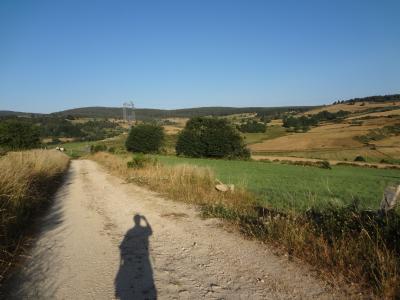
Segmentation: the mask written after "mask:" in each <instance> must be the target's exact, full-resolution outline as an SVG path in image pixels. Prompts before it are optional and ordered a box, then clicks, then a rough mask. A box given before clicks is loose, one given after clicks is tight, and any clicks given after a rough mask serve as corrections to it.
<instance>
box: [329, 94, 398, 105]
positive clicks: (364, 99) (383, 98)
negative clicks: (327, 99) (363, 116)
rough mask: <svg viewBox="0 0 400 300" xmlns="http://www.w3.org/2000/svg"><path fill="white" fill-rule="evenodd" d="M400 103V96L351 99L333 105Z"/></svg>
mask: <svg viewBox="0 0 400 300" xmlns="http://www.w3.org/2000/svg"><path fill="white" fill-rule="evenodd" d="M389 101H392V102H393V101H400V94H392V95H384V96H380V95H379V96H368V97H363V98H353V99H348V100H338V101H335V102H334V103H333V104H340V103H356V102H389Z"/></svg>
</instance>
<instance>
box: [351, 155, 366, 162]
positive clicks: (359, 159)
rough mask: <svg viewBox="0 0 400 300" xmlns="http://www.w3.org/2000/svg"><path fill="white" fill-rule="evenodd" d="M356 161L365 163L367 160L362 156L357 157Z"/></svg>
mask: <svg viewBox="0 0 400 300" xmlns="http://www.w3.org/2000/svg"><path fill="white" fill-rule="evenodd" d="M354 161H361V162H365V161H366V160H365V158H364V157H363V156H361V155H358V156H356V158H355V159H354Z"/></svg>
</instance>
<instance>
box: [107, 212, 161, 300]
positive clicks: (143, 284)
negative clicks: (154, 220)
mask: <svg viewBox="0 0 400 300" xmlns="http://www.w3.org/2000/svg"><path fill="white" fill-rule="evenodd" d="M142 220H143V222H144V223H145V224H144V225H145V226H142V225H141V221H142ZM133 221H134V223H135V226H134V227H133V228H131V229H129V230H128V231H127V232H126V234H125V237H124V239H123V241H122V243H121V245H120V246H119V248H120V252H121V256H120V265H119V270H118V273H117V276H116V277H115V282H114V284H115V296H116V298H118V299H122V300H127V299H157V290H156V287H155V285H154V279H153V270H152V267H151V263H150V259H149V237H150V235H151V234H152V229H151V227H150V224H149V222H148V221H147V219H146V218H145V217H144V216H141V215H139V214H136V215H135V216H134V217H133Z"/></svg>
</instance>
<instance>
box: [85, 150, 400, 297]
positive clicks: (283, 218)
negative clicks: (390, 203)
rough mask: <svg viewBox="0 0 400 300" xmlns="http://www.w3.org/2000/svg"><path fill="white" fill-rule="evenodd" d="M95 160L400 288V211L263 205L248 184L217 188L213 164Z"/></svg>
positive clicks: (372, 285)
mask: <svg viewBox="0 0 400 300" xmlns="http://www.w3.org/2000/svg"><path fill="white" fill-rule="evenodd" d="M92 159H93V160H95V161H97V162H99V163H100V164H102V165H103V166H105V167H106V168H107V169H109V170H110V171H111V172H112V173H114V174H116V175H119V176H121V177H123V178H126V179H127V180H128V181H131V182H135V183H137V184H139V185H144V186H146V187H149V188H150V189H152V190H155V191H158V192H160V193H162V194H164V195H166V196H168V197H169V198H171V199H174V200H180V201H184V202H188V203H194V204H197V205H199V206H200V207H201V210H202V213H203V215H204V216H212V217H220V218H223V219H226V220H228V221H230V222H232V224H235V225H236V226H238V227H239V228H240V230H241V231H242V232H243V233H245V234H247V235H249V236H252V237H255V238H257V239H260V240H262V241H268V242H272V243H274V244H275V245H278V247H280V248H281V249H283V250H284V251H286V252H287V254H288V257H289V259H290V258H293V257H297V258H300V259H302V260H304V261H306V262H308V263H310V264H311V265H313V266H315V267H317V269H318V270H320V271H321V272H322V273H325V274H334V275H339V274H340V275H343V276H344V278H345V280H346V281H347V282H349V283H356V284H358V285H359V286H361V287H363V288H366V289H367V290H369V291H373V292H374V293H375V294H376V295H379V296H383V297H386V298H396V297H399V295H400V287H399V282H400V259H399V257H400V256H399V254H400V215H399V214H398V212H393V213H391V214H388V215H381V214H378V213H376V212H374V211H367V210H362V209H360V208H359V205H358V204H357V202H353V203H352V204H351V205H347V206H337V207H336V206H333V205H330V206H325V207H323V208H313V209H309V210H307V211H291V210H285V211H284V210H277V209H275V208H268V207H265V206H262V205H260V202H259V201H257V200H256V197H255V196H254V195H253V194H252V193H251V192H248V191H246V190H245V189H243V188H239V189H236V190H235V192H227V193H220V192H218V191H216V190H215V189H214V185H215V180H216V178H215V176H214V174H213V171H212V170H211V169H210V168H206V167H198V166H193V165H176V166H165V165H161V164H154V163H152V164H148V165H147V166H145V167H143V168H136V169H133V168H128V167H127V162H128V161H129V159H130V157H129V156H124V157H122V156H116V155H112V154H109V153H96V154H95V155H93V156H92Z"/></svg>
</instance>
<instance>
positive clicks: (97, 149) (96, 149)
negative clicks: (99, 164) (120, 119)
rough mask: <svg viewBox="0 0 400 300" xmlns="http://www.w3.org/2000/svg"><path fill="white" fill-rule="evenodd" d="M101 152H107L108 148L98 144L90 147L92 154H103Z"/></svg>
mask: <svg viewBox="0 0 400 300" xmlns="http://www.w3.org/2000/svg"><path fill="white" fill-rule="evenodd" d="M101 151H107V146H106V145H104V144H97V145H91V146H90V152H91V153H96V152H101Z"/></svg>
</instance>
